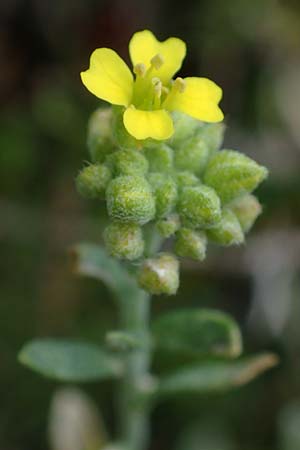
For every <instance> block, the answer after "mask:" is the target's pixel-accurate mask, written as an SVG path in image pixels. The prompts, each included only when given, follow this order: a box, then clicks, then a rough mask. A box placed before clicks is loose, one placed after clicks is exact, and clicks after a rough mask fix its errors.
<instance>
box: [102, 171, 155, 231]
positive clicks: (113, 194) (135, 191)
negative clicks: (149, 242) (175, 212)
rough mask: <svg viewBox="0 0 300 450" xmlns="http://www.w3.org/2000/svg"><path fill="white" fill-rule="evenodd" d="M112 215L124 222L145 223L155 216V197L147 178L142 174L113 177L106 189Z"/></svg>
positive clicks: (108, 208)
mask: <svg viewBox="0 0 300 450" xmlns="http://www.w3.org/2000/svg"><path fill="white" fill-rule="evenodd" d="M106 201H107V210H108V214H109V216H110V217H112V218H113V219H116V220H120V221H122V222H133V223H138V224H141V225H142V224H144V223H147V222H149V221H150V220H152V219H153V218H154V216H155V199H154V196H153V194H152V189H151V186H150V185H149V183H148V182H147V180H146V179H145V178H143V177H140V176H131V175H127V176H121V177H117V178H115V179H113V180H112V181H111V182H110V184H109V185H108V188H107V190H106Z"/></svg>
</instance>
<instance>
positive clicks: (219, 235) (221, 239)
mask: <svg viewBox="0 0 300 450" xmlns="http://www.w3.org/2000/svg"><path fill="white" fill-rule="evenodd" d="M207 237H208V238H209V239H210V240H211V241H213V242H216V243H217V244H220V245H226V246H229V245H234V244H242V243H243V242H244V233H243V230H242V228H241V225H240V222H239V221H238V219H237V217H236V215H235V214H234V213H233V212H232V211H230V210H229V209H224V210H223V214H222V219H221V221H220V222H219V223H218V224H217V225H215V226H213V227H212V228H210V229H209V230H207Z"/></svg>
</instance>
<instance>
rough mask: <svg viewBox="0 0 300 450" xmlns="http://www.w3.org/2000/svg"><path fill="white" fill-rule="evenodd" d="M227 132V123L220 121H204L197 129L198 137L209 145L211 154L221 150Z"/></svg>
mask: <svg viewBox="0 0 300 450" xmlns="http://www.w3.org/2000/svg"><path fill="white" fill-rule="evenodd" d="M224 132H225V125H224V123H222V122H219V123H204V124H202V126H200V127H198V129H197V131H196V136H197V138H198V139H199V138H200V139H201V140H202V141H203V142H205V144H206V145H207V147H208V149H209V152H210V155H212V154H213V153H215V152H217V151H218V150H220V148H221V145H222V142H223V138H224Z"/></svg>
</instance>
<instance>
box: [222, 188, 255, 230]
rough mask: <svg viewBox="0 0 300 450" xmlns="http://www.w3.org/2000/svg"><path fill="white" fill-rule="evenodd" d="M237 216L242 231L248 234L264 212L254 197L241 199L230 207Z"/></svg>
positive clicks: (247, 196) (248, 195) (248, 196)
mask: <svg viewBox="0 0 300 450" xmlns="http://www.w3.org/2000/svg"><path fill="white" fill-rule="evenodd" d="M229 207H230V209H231V210H232V211H233V212H234V214H235V215H236V216H237V218H238V220H239V222H240V224H241V227H242V230H243V231H244V233H247V232H248V231H249V230H250V228H252V225H253V224H254V222H255V221H256V219H257V217H258V216H259V215H260V214H261V212H262V206H261V204H260V203H259V201H258V200H257V198H256V197H255V196H254V195H251V194H247V195H244V196H243V197H239V198H237V199H236V200H234V201H233V202H232V203H230V205H229Z"/></svg>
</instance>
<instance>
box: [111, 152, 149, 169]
mask: <svg viewBox="0 0 300 450" xmlns="http://www.w3.org/2000/svg"><path fill="white" fill-rule="evenodd" d="M108 164H109V165H110V166H111V167H112V170H113V173H114V174H116V175H145V174H146V173H147V171H148V161H147V159H146V158H145V156H144V155H143V154H142V153H141V151H140V150H130V149H128V150H119V151H117V152H115V153H113V154H112V155H110V156H109V158H108Z"/></svg>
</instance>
